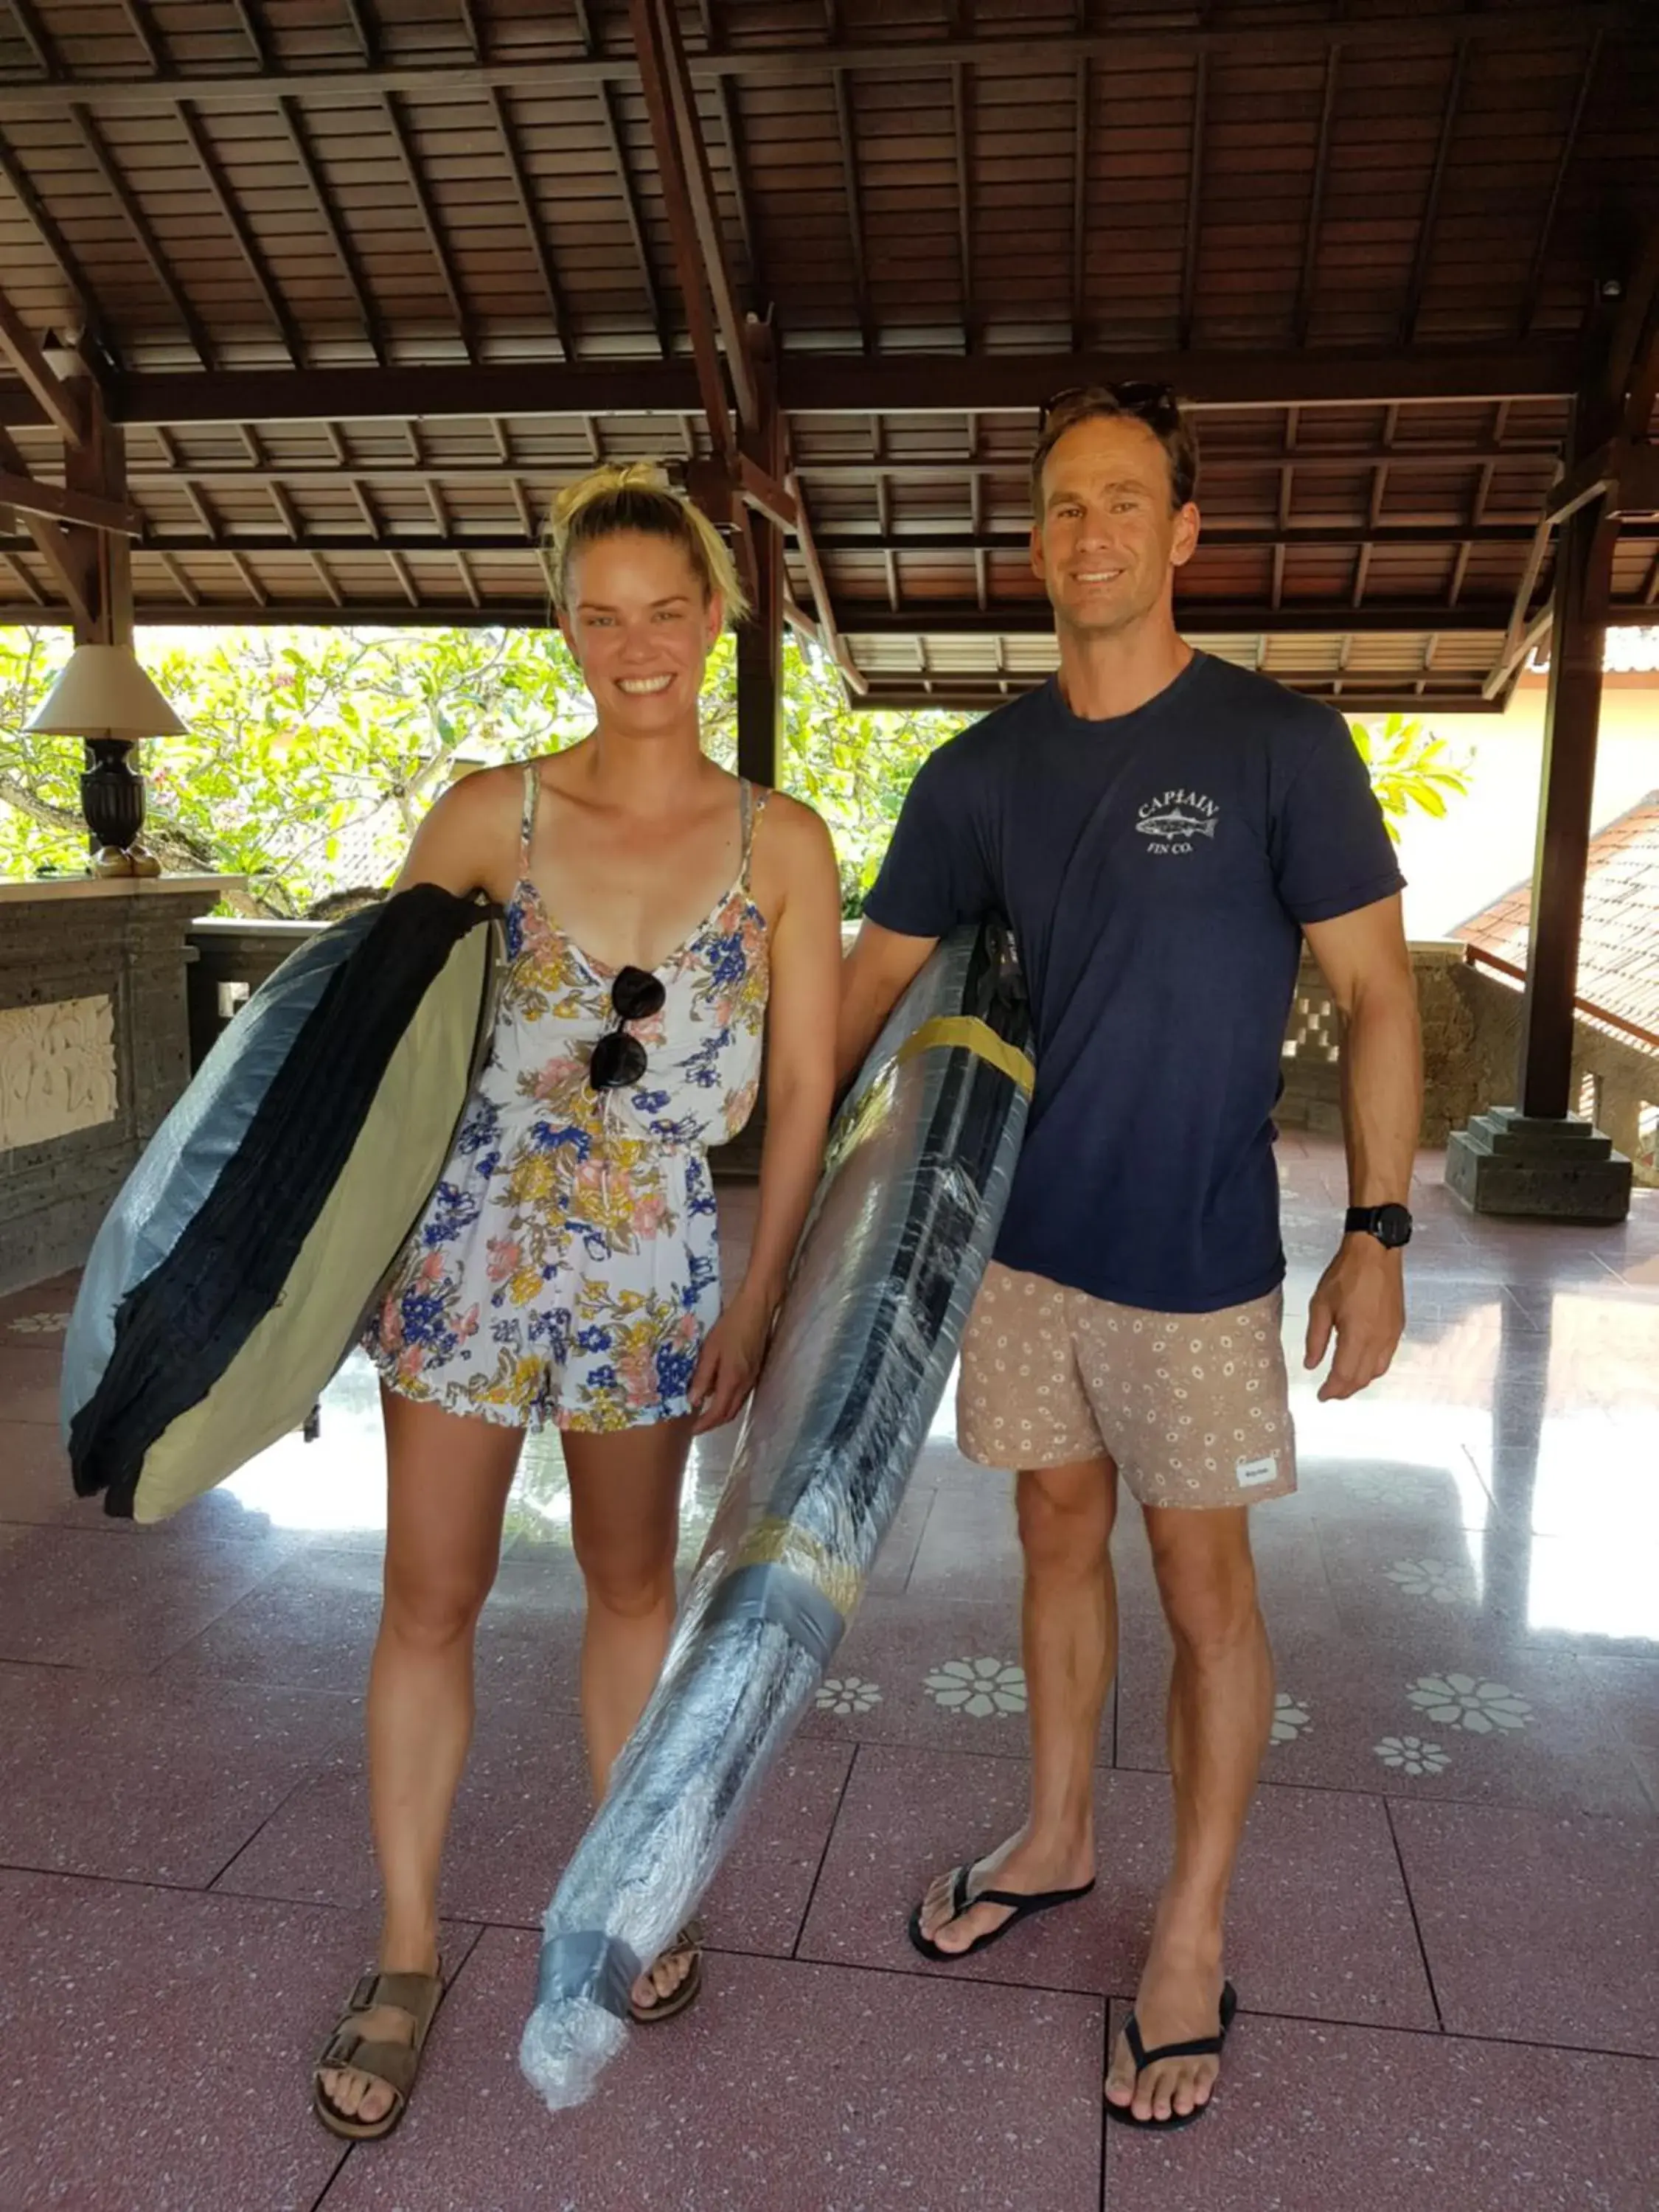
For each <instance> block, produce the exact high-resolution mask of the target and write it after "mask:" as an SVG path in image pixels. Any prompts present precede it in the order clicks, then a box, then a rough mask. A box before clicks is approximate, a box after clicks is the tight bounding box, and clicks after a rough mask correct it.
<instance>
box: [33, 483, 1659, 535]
mask: <svg viewBox="0 0 1659 2212" xmlns="http://www.w3.org/2000/svg"><path fill="white" fill-rule="evenodd" d="M710 469H715V470H719V469H720V464H718V463H716V462H708V461H705V462H702V463H699V464H695V465H693V471H692V473H693V479H694V481H696V482H697V483H698V488H699V490H701V489H702V488H703V483H704V482H705V481H706V479H702V478H701V477H698V476H697V473H696V472H697V471H707V470H710ZM442 475H443V471H441V470H432V471H427V472H426V477H425V479H424V480H423V482H422V489H425V490H426V491H427V492H428V495H435V496H437V497H439V498H441V496H442V489H441V478H442ZM720 475H721V480H722V481H726V478H725V475H724V471H723V470H721V471H720ZM250 480H252V481H257V482H259V483H263V486H264V489H266V490H268V491H270V492H272V493H274V494H276V495H281V496H282V497H283V498H286V496H287V494H286V490H285V489H284V483H283V479H282V478H281V477H280V475H272V474H266V475H264V476H263V477H258V478H254V477H252V472H250ZM8 481H10V480H9V479H8ZM173 481H175V482H179V481H180V480H179V479H177V478H175V479H174V480H173ZM185 481H188V480H185ZM331 481H333V482H337V481H339V478H338V476H337V474H335V473H334V472H331ZM351 481H352V483H353V486H354V489H355V490H356V492H357V493H358V494H362V493H363V492H365V491H366V490H367V489H368V488H369V487H371V486H372V485H373V483H374V481H375V479H374V477H373V475H372V474H370V475H368V477H367V478H366V479H365V477H363V476H362V475H361V474H359V475H355V476H354V477H353V478H352V479H351ZM30 482H31V483H33V479H30ZM34 489H35V491H36V493H37V494H38V501H37V504H36V506H35V508H34V511H35V512H37V513H52V514H58V513H62V514H63V515H64V519H66V520H77V521H87V522H96V523H97V525H98V526H100V527H113V526H114V525H113V523H112V520H107V519H106V513H104V512H101V511H100V513H98V514H96V515H94V514H93V513H76V514H75V515H73V516H70V513H69V510H68V509H67V508H66V507H61V506H60V504H59V501H61V499H62V497H63V495H62V494H61V493H60V492H59V491H58V488H57V487H56V486H55V485H52V484H36V485H35V486H34ZM736 489H737V490H738V495H739V496H740V497H742V498H743V499H744V501H745V502H746V503H747V504H748V505H749V506H750V507H753V508H755V509H756V511H757V512H758V513H763V514H765V515H766V516H767V517H768V519H769V520H771V521H773V522H775V523H776V524H777V525H778V526H779V527H780V528H781V529H785V530H799V503H798V501H796V500H795V499H794V498H793V496H791V497H788V498H787V499H785V498H779V497H776V496H775V491H777V490H781V489H782V488H781V487H775V486H774V485H773V483H772V481H771V479H770V478H769V477H766V476H765V475H764V474H763V472H762V471H760V470H758V469H757V468H755V467H754V466H753V465H752V464H750V466H749V467H748V468H747V469H745V470H744V471H743V472H742V473H741V474H740V476H739V479H738V484H737V487H736ZM509 490H510V491H513V493H514V495H515V496H514V499H513V505H514V508H515V512H520V510H519V496H520V495H522V494H523V487H522V484H521V483H519V481H518V480H517V479H512V480H510V481H509ZM13 503H14V504H15V505H18V506H22V507H27V505H28V502H27V501H24V500H18V501H14V502H13ZM107 513H108V516H112V515H113V514H114V513H121V514H123V515H124V516H125V518H126V520H125V529H126V532H127V534H128V535H130V536H137V535H139V534H140V533H141V532H143V533H144V534H145V535H146V536H147V538H148V542H149V543H150V544H167V545H171V546H172V547H173V550H174V551H175V552H188V553H204V552H210V551H212V550H216V548H217V547H219V546H222V545H224V544H240V545H243V546H246V547H250V548H258V547H260V546H264V547H265V548H266V549H267V550H273V549H275V548H276V545H277V544H278V542H279V541H277V540H276V539H273V538H264V537H260V536H259V535H258V533H254V534H252V535H250V534H248V533H247V532H245V531H244V532H238V534H237V535H236V536H234V537H232V538H226V537H225V536H224V535H223V533H222V532H218V531H215V532H213V534H211V535H209V534H207V526H206V525H204V526H203V534H202V535H201V536H199V537H190V536H180V535H178V534H176V533H175V534H173V535H172V536H168V537H160V538H158V537H156V536H155V535H154V534H153V532H149V531H147V530H146V527H145V525H144V523H143V518H142V517H141V516H139V515H138V514H137V513H136V512H135V511H134V510H131V509H125V508H123V509H110V510H108V511H107ZM520 521H521V523H522V521H523V518H522V513H521V512H520ZM367 527H368V531H369V536H368V538H367V539H366V540H365V539H363V538H359V537H358V536H357V535H356V534H355V532H352V531H350V530H338V529H336V530H334V531H332V532H331V533H325V534H324V535H320V536H319V537H318V538H317V543H318V544H321V545H326V546H329V547H331V549H332V550H334V551H336V552H340V553H368V552H373V551H374V550H376V549H377V548H378V547H380V545H382V544H401V545H402V546H404V549H405V550H408V551H411V552H420V551H422V550H425V551H428V552H442V551H444V550H447V548H448V547H449V546H450V545H451V544H465V546H466V547H468V548H469V549H470V550H471V551H473V552H477V553H491V552H495V553H510V552H512V551H513V550H515V549H516V548H518V547H519V546H520V545H522V544H525V543H526V542H533V534H534V533H533V530H532V527H531V526H530V525H529V524H527V523H526V524H523V527H524V530H525V533H526V535H525V536H524V537H522V538H521V537H518V536H514V535H512V534H510V533H506V532H502V531H501V529H500V528H499V527H495V526H492V527H488V528H482V529H477V530H473V531H471V532H465V533H464V534H462V535H461V536H459V537H455V536H453V535H452V532H451V529H450V525H449V522H448V520H447V515H446V517H445V519H443V520H439V521H436V522H435V528H436V530H437V532H438V535H437V536H436V537H435V538H431V537H426V538H421V537H404V538H386V536H385V534H384V526H383V524H382V523H381V522H380V520H376V521H375V522H373V523H370V524H368V525H367ZM1531 534H1532V533H1531V527H1530V526H1529V525H1528V524H1526V523H1519V522H1491V523H1483V524H1481V525H1480V526H1478V527H1476V528H1474V532H1473V536H1471V526H1470V525H1468V523H1462V522H1460V523H1457V524H1454V525H1452V526H1449V527H1441V526H1428V525H1422V526H1419V525H1411V524H1407V525H1401V524H1383V525H1381V526H1379V527H1377V528H1376V529H1375V530H1369V529H1367V528H1365V527H1364V526H1343V525H1340V524H1336V525H1330V526H1325V525H1320V524H1311V525H1310V524H1307V523H1291V524H1289V525H1288V526H1282V527H1278V526H1273V525H1271V524H1265V525H1259V526H1258V525H1252V524H1225V525H1222V526H1219V527H1212V528H1211V529H1208V530H1206V532H1205V533H1204V535H1203V537H1202V538H1200V542H1199V553H1200V557H1201V556H1202V555H1203V553H1204V551H1205V550H1206V548H1208V549H1212V550H1218V551H1219V550H1222V549H1224V548H1225V549H1230V550H1250V551H1267V550H1295V549H1296V548H1297V547H1312V548H1316V549H1328V550H1339V551H1345V550H1348V549H1349V548H1361V549H1370V548H1373V547H1389V546H1395V547H1414V548H1422V549H1427V550H1438V549H1443V550H1446V551H1448V552H1449V551H1451V550H1453V548H1454V547H1456V546H1460V545H1463V544H1471V543H1473V544H1480V545H1515V546H1520V545H1524V544H1527V543H1528V538H1529V537H1530V536H1531ZM1627 534H1628V535H1630V536H1631V537H1632V538H1634V539H1636V540H1637V541H1638V542H1639V541H1640V540H1643V539H1646V538H1659V526H1651V527H1650V528H1648V529H1645V530H1638V531H1635V532H1629V533H1627ZM815 542H816V544H817V550H818V551H819V552H820V553H836V554H848V555H851V554H860V553H864V554H872V555H880V556H883V557H884V559H885V558H887V557H889V556H893V555H896V554H920V553H935V554H949V555H953V556H975V557H977V556H981V555H988V554H994V553H1008V554H1018V553H1022V552H1024V550H1026V548H1027V547H1028V545H1029V544H1030V536H1029V533H1028V532H1025V531H1024V530H1020V529H969V530H935V531H895V530H894V529H892V528H891V526H886V527H878V528H877V529H876V530H874V531H870V532H865V531H857V530H850V531H849V530H831V531H828V532H823V533H820V534H818V535H817V538H816V541H815Z"/></svg>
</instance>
